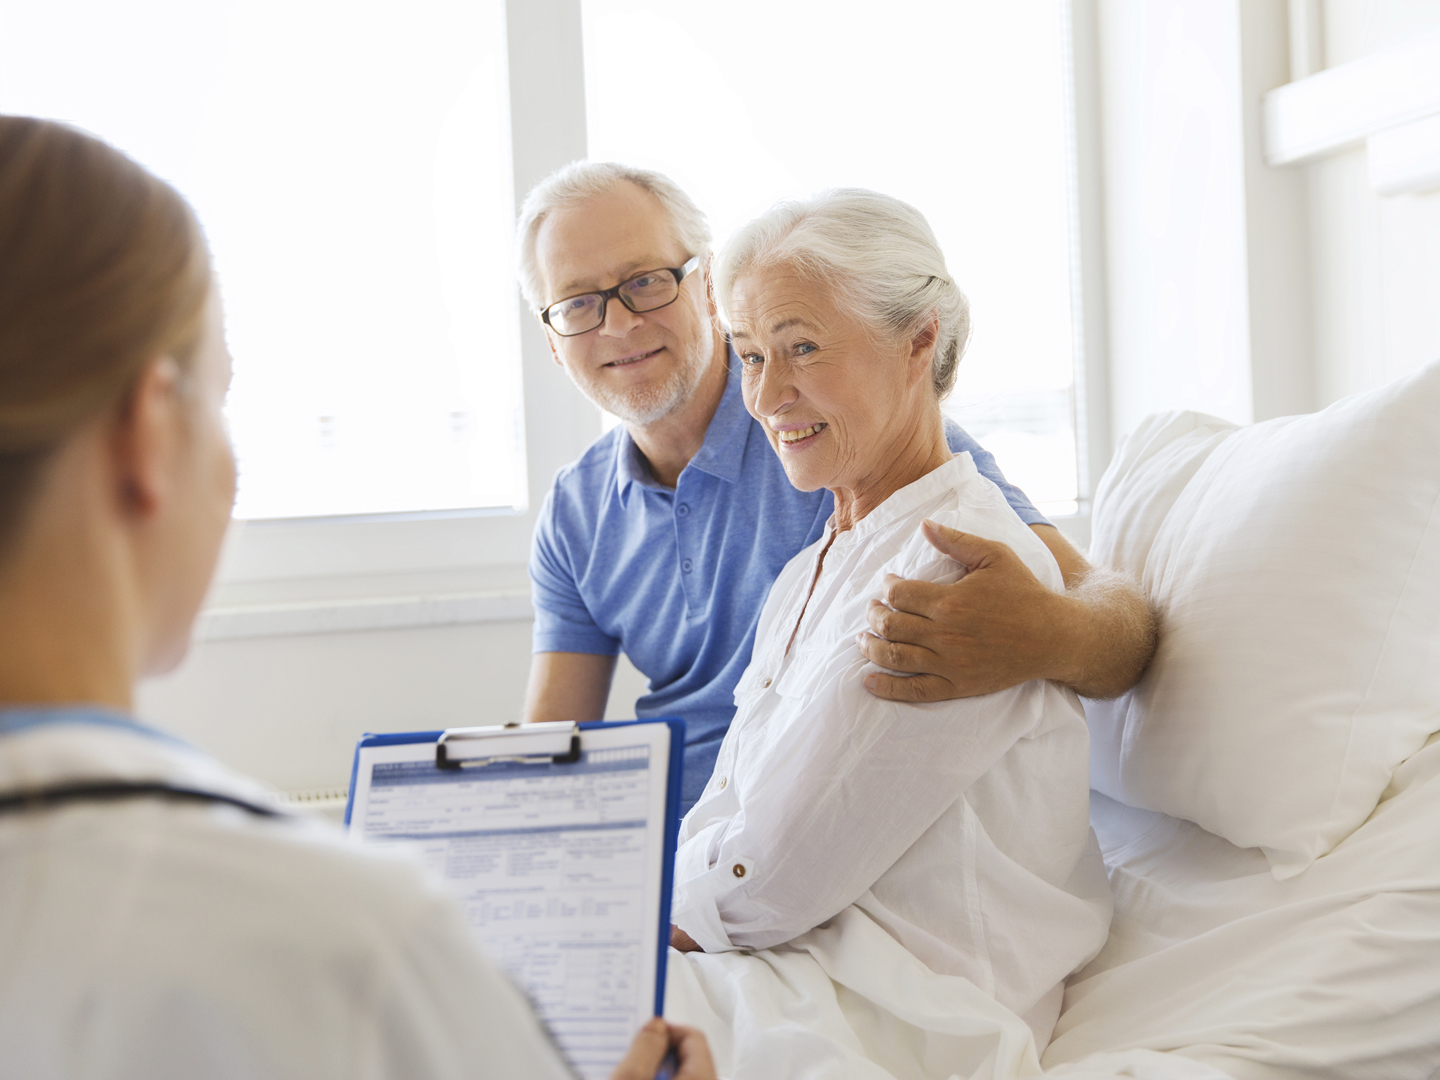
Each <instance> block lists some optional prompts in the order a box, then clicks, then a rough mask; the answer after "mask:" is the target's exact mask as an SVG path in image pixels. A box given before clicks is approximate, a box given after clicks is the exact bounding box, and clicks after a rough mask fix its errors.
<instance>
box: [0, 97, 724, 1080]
mask: <svg viewBox="0 0 1440 1080" xmlns="http://www.w3.org/2000/svg"><path fill="white" fill-rule="evenodd" d="M229 380H230V357H229V355H228V353H227V352H226V348H225V341H224V337H223V334H222V330H221V313H220V304H219V298H218V296H217V295H216V292H215V289H214V286H213V284H212V281H211V275H210V260H209V256H208V253H207V251H206V248H205V242H204V239H203V237H202V236H201V232H200V227H199V224H198V223H197V221H196V220H195V216H194V215H193V214H192V213H191V211H190V208H189V207H188V206H187V205H186V204H185V202H184V201H183V200H182V199H181V198H180V197H179V195H177V194H176V193H175V192H174V191H173V190H172V189H171V188H169V187H168V186H166V185H165V184H163V183H161V182H160V181H159V180H157V179H155V177H153V176H150V175H149V174H147V173H146V172H145V171H144V170H142V169H141V168H140V167H139V166H137V165H135V164H134V163H133V162H131V161H129V160H127V159H126V158H124V157H122V156H121V155H120V154H118V153H116V152H115V151H114V150H112V149H110V148H109V147H108V146H105V145H104V144H103V143H100V142H98V141H96V140H95V139H91V138H88V137H86V136H84V135H81V134H80V133H78V132H75V131H72V130H70V129H68V128H64V127H61V126H60V125H57V124H50V123H45V122H43V121H39V120H31V119H26V118H21V117H13V116H0V612H3V613H4V617H3V619H0V1077H21V1076H23V1077H26V1078H27V1080H47V1078H56V1080H58V1078H60V1077H82V1076H83V1077H105V1078H108V1080H126V1078H131V1077H134V1078H141V1077H144V1078H146V1080H150V1078H154V1077H178V1076H194V1077H201V1076H205V1077H214V1076H225V1077H234V1078H237V1080H240V1078H251V1077H253V1078H256V1080H259V1078H266V1080H278V1078H282V1077H284V1078H296V1080H299V1078H301V1077H303V1078H305V1080H317V1078H334V1080H340V1078H349V1077H373V1078H376V1080H379V1078H384V1077H394V1078H397V1080H398V1078H404V1080H418V1078H435V1080H439V1078H442V1077H443V1078H456V1080H459V1078H460V1077H473V1076H487V1077H515V1078H520V1077H524V1078H526V1080H532V1078H537V1077H555V1078H556V1080H561V1078H564V1077H568V1076H570V1075H571V1073H570V1070H569V1069H568V1068H567V1067H566V1065H565V1063H564V1062H563V1061H561V1059H560V1056H559V1054H558V1052H557V1051H556V1050H555V1049H554V1047H553V1046H552V1045H551V1044H550V1043H549V1041H548V1040H547V1038H546V1037H545V1034H544V1032H543V1031H542V1029H541V1025H540V1023H539V1021H538V1020H537V1018H536V1017H535V1016H534V1014H533V1013H531V1012H530V1010H529V1008H528V1007H527V1005H526V1003H525V1001H524V999H523V997H522V996H521V994H520V993H519V992H518V991H517V990H516V989H515V988H514V987H513V986H512V985H510V983H509V981H508V980H507V979H506V978H505V977H504V975H503V974H502V973H501V972H500V970H499V968H498V967H497V966H496V965H495V964H494V963H492V962H491V961H489V960H487V959H486V958H485V957H484V956H482V955H481V954H480V952H479V949H478V948H477V946H476V942H475V939H474V938H473V936H472V935H471V934H470V932H469V929H468V928H467V927H466V926H465V923H464V920H463V916H462V915H461V913H460V911H459V910H458V909H457V907H456V906H455V905H454V903H453V901H451V900H449V899H448V898H446V897H444V896H442V895H440V894H439V893H438V892H435V891H433V890H432V889H430V888H429V887H428V886H427V885H426V884H425V882H424V881H422V880H421V879H420V877H419V875H418V874H417V873H416V872H415V871H414V869H413V868H412V867H410V866H408V865H405V864H402V863H394V862H390V861H388V860H383V859H380V858H376V857H373V856H369V855H366V854H364V853H362V852H359V851H356V850H354V849H353V848H351V847H350V846H349V845H347V844H346V843H345V842H344V841H343V839H342V838H341V837H340V835H339V834H338V833H334V832H332V831H331V830H329V829H326V828H322V827H320V826H319V825H318V824H317V823H314V822H307V821H305V820H303V819H300V818H297V817H294V816H292V815H290V814H288V813H286V812H285V810H284V809H283V808H282V807H281V806H279V805H278V804H277V802H276V800H275V799H274V797H273V796H272V795H271V794H270V793H269V792H268V791H266V790H265V789H264V788H262V787H261V786H260V785H259V784H257V783H255V782H253V781H250V780H247V779H246V778H244V777H241V776H237V775H235V774H233V773H230V772H229V771H227V770H226V769H225V768H224V767H222V766H221V765H219V764H218V763H217V762H215V761H212V760H211V759H210V758H208V757H206V756H205V755H204V754H202V753H201V752H200V751H198V750H194V749H192V748H190V747H188V746H185V745H183V744H181V743H179V742H178V741H177V740H175V739H173V738H170V737H169V736H167V735H164V734H162V733H160V732H158V731H155V730H153V729H151V728H148V727H146V726H144V725H142V724H140V723H138V722H137V721H136V720H135V719H134V718H133V717H132V716H131V704H132V694H133V688H134V683H135V680H136V678H137V677H138V676H139V675H141V674H142V673H146V672H156V671H161V670H164V669H166V668H168V667H171V666H173V665H174V664H175V663H177V662H178V661H179V659H180V658H181V657H183V656H184V654H185V650H186V646H187V645H188V643H189V634H190V625H191V623H192V622H193V621H194V618H195V614H196V611H197V610H198V609H199V606H200V602H201V600H202V598H203V597H204V595H205V590H206V586H207V585H208V583H209V581H210V575H211V573H212V571H213V569H214V567H215V559H216V556H217V553H218V552H219V549H220V542H221V538H222V537H223V535H224V533H225V527H226V523H227V522H228V521H229V519H230V506H231V502H232V500H233V498H234V495H235V459H234V457H233V456H232V454H231V450H230V443H229V439H228V437H227V435H226V432H225V422H224V418H223V415H222V411H221V410H222V404H223V402H224V399H225V393H226V387H227V386H228V384H229ZM671 1043H674V1044H676V1046H675V1049H676V1050H677V1051H678V1054H679V1057H680V1058H681V1062H680V1065H681V1072H680V1074H679V1076H681V1077H693V1078H694V1080H705V1078H706V1077H713V1071H712V1069H711V1067H710V1065H709V1057H708V1055H707V1053H706V1051H705V1047H704V1045H703V1041H702V1040H701V1039H699V1038H698V1036H694V1035H692V1034H690V1033H686V1032H683V1031H679V1030H676V1029H667V1027H666V1025H665V1024H664V1023H663V1022H659V1021H653V1022H652V1023H651V1024H650V1025H648V1026H647V1027H646V1028H644V1029H642V1031H641V1033H640V1034H639V1036H637V1038H636V1040H635V1042H634V1045H633V1046H632V1049H631V1052H630V1054H629V1056H628V1057H627V1058H626V1060H625V1061H624V1062H622V1063H621V1064H620V1066H619V1067H618V1069H617V1071H616V1073H615V1078H616V1080H622V1078H623V1080H642V1078H644V1080H648V1078H649V1077H651V1076H653V1075H654V1074H655V1069H656V1066H657V1065H658V1064H659V1063H660V1060H661V1058H662V1056H663V1055H664V1054H665V1053H666V1050H667V1046H668V1045H670V1044H671Z"/></svg>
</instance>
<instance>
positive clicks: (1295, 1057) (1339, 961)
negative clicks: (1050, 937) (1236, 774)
mask: <svg viewBox="0 0 1440 1080" xmlns="http://www.w3.org/2000/svg"><path fill="white" fill-rule="evenodd" d="M1093 820H1094V823H1095V829H1096V833H1097V834H1098V836H1099V838H1100V842H1101V847H1102V848H1103V849H1104V851H1105V856H1106V862H1107V864H1108V865H1109V868H1110V879H1111V884H1112V886H1113V888H1114V893H1115V921H1114V924H1113V925H1112V927H1111V933H1110V940H1109V942H1108V944H1107V945H1106V946H1105V949H1104V950H1103V951H1102V952H1101V954H1100V955H1099V956H1098V957H1097V958H1096V959H1095V960H1094V961H1092V962H1091V964H1090V965H1089V966H1088V967H1087V968H1086V969H1085V970H1084V971H1082V972H1081V973H1080V974H1079V975H1077V976H1076V977H1075V978H1073V979H1072V980H1071V982H1070V986H1069V989H1068V990H1067V992H1066V997H1065V1011H1064V1013H1063V1014H1062V1015H1061V1018H1060V1022H1059V1024H1058V1026H1057V1027H1056V1030H1055V1038H1054V1040H1053V1041H1052V1043H1051V1044H1050V1046H1049V1048H1048V1049H1047V1050H1046V1051H1045V1054H1044V1061H1045V1063H1046V1065H1048V1066H1055V1065H1058V1064H1060V1063H1063V1062H1068V1061H1075V1060H1078V1059H1082V1058H1085V1057H1086V1056H1087V1055H1091V1054H1095V1053H1097V1052H1103V1051H1111V1050H1119V1049H1122V1048H1131V1047H1146V1048H1150V1049H1153V1050H1158V1051H1168V1052H1171V1053H1172V1054H1183V1055H1185V1056H1187V1057H1191V1058H1194V1059H1196V1060H1198V1061H1203V1062H1207V1063H1209V1064H1210V1065H1213V1066H1215V1067H1217V1068H1219V1069H1222V1070H1224V1071H1225V1072H1226V1073H1228V1074H1230V1075H1231V1076H1233V1077H1235V1078H1236V1080H1282V1078H1283V1080H1292V1078H1298V1077H1306V1078H1310V1080H1314V1078H1320V1077H1334V1078H1337V1080H1339V1078H1344V1080H1360V1078H1366V1080H1368V1078H1375V1080H1429V1078H1430V1077H1432V1076H1434V1075H1436V1074H1437V1069H1440V735H1435V736H1432V737H1431V738H1430V741H1429V742H1428V743H1427V744H1426V745H1425V747H1424V748H1423V749H1422V750H1420V752H1419V753H1417V754H1415V755H1414V756H1413V757H1411V758H1410V759H1409V760H1408V761H1406V762H1405V763H1404V764H1403V765H1401V766H1400V768H1399V769H1398V770H1397V771H1396V773H1395V778H1394V780H1393V781H1392V782H1391V784H1390V787H1389V788H1388V789H1387V790H1386V792H1385V797H1384V799H1383V800H1382V801H1381V803H1380V805H1379V806H1378V807H1376V809H1375V812H1374V813H1373V814H1371V816H1370V818H1369V820H1367V821H1366V822H1365V824H1363V825H1362V826H1361V827H1360V828H1359V829H1357V830H1356V831H1355V832H1354V833H1352V834H1351V835H1350V836H1349V837H1347V838H1346V839H1345V840H1343V841H1341V842H1340V844H1339V845H1338V846H1337V847H1336V848H1335V849H1334V850H1333V851H1332V852H1330V853H1329V854H1328V855H1325V856H1323V857H1321V858H1320V859H1318V860H1316V862H1315V863H1314V864H1313V865H1312V866H1311V867H1310V868H1309V869H1308V870H1306V871H1305V872H1304V873H1302V874H1300V875H1299V876H1298V877H1295V878H1292V879H1290V880H1288V881H1276V880H1275V878H1274V876H1273V875H1272V874H1271V873H1270V868H1269V865H1268V863H1267V862H1266V860H1265V857H1264V856H1263V855H1262V854H1261V853H1260V852H1259V851H1256V850H1253V849H1242V848H1237V847H1234V846H1233V845H1231V844H1229V843H1227V842H1226V841H1224V840H1222V839H1220V838H1219V837H1217V836H1213V835H1211V834H1210V833H1207V832H1205V831H1204V830H1203V829H1201V828H1200V827H1199V826H1197V825H1194V824H1193V823H1191V822H1188V821H1180V820H1178V819H1175V818H1170V817H1166V816H1165V815H1163V814H1156V813H1151V812H1149V811H1143V810H1133V809H1131V808H1129V807H1125V806H1121V805H1120V804H1118V803H1114V802H1110V801H1109V800H1105V799H1103V798H1102V797H1100V796H1096V801H1095V807H1094V813H1093ZM1065 1075H1069V1074H1065Z"/></svg>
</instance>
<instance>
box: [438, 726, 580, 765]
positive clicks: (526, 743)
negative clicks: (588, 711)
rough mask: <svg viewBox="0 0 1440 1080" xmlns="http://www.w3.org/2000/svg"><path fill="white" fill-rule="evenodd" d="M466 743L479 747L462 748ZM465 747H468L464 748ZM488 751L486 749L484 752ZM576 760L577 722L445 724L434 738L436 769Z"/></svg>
mask: <svg viewBox="0 0 1440 1080" xmlns="http://www.w3.org/2000/svg"><path fill="white" fill-rule="evenodd" d="M462 743H470V744H472V745H473V749H475V750H477V751H479V752H478V753H476V754H474V755H471V754H468V753H464V752H463V751H462V748H461V745H460V744H462ZM467 749H468V748H467ZM487 751H488V752H487ZM579 760H580V725H579V724H575V723H571V724H564V723H555V722H553V721H552V722H547V723H541V724H504V725H498V726H495V727H468V728H447V729H446V730H445V731H443V732H441V733H440V738H439V739H437V740H436V742H435V767H436V768H437V769H463V768H484V767H485V766H486V765H502V764H508V765H574V764H575V763H576V762H577V761H579Z"/></svg>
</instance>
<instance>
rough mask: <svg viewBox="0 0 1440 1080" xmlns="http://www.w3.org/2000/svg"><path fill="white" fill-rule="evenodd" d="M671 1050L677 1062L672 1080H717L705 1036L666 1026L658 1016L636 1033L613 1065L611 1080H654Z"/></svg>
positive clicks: (694, 1031)
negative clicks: (626, 1052) (677, 1068)
mask: <svg viewBox="0 0 1440 1080" xmlns="http://www.w3.org/2000/svg"><path fill="white" fill-rule="evenodd" d="M672 1050H673V1051H674V1053H675V1057H676V1059H677V1060H678V1061H679V1062H680V1068H679V1070H678V1071H677V1072H675V1073H674V1074H673V1075H674V1080H716V1078H715V1062H714V1061H713V1060H712V1059H711V1057H710V1044H709V1043H707V1042H706V1041H705V1036H704V1035H703V1034H702V1033H701V1032H699V1031H696V1030H695V1029H694V1028H688V1027H680V1026H679V1025H678V1024H667V1023H666V1022H665V1021H664V1020H663V1019H661V1018H660V1017H658V1016H657V1017H655V1019H653V1020H651V1021H650V1022H649V1023H648V1024H646V1025H645V1026H644V1027H642V1028H641V1029H640V1030H639V1032H637V1033H636V1035H635V1041H634V1042H632V1043H631V1044H630V1052H629V1053H628V1054H626V1055H625V1059H624V1060H623V1061H621V1062H620V1064H619V1065H617V1066H615V1071H614V1072H613V1073H612V1074H611V1075H610V1080H655V1074H656V1072H657V1071H658V1070H659V1068H660V1065H661V1063H662V1062H663V1061H664V1060H665V1055H666V1054H667V1053H668V1052H670V1051H672Z"/></svg>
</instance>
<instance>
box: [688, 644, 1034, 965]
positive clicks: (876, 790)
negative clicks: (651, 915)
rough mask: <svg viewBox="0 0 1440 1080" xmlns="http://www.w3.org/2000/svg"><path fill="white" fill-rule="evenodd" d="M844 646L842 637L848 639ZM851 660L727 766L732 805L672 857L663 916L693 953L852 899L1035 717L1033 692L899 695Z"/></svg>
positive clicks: (776, 940) (759, 942) (770, 933)
mask: <svg viewBox="0 0 1440 1080" xmlns="http://www.w3.org/2000/svg"><path fill="white" fill-rule="evenodd" d="M852 649H853V646H852ZM863 674H864V665H862V664H860V663H858V662H857V663H855V664H854V665H853V666H851V667H850V669H849V670H848V671H846V672H845V673H844V674H843V676H842V677H841V678H840V679H838V680H836V683H835V684H832V686H831V688H830V689H828V690H827V691H824V692H822V693H821V694H819V695H817V697H816V698H815V699H814V700H813V701H811V702H808V703H807V705H806V706H805V708H804V710H803V715H801V716H799V717H791V718H790V721H789V723H790V727H791V731H790V732H789V736H790V739H791V741H790V742H789V743H787V744H786V747H785V752H784V753H775V754H772V755H770V757H769V758H768V759H767V761H766V762H765V764H764V767H762V768H760V769H757V770H755V771H754V772H753V773H750V774H747V775H745V776H743V777H741V778H740V782H741V783H742V785H743V794H742V796H741V807H740V812H739V813H736V814H735V815H733V817H731V818H730V819H729V820H727V821H723V822H714V823H712V825H711V826H710V827H708V828H706V829H704V830H703V831H702V832H701V833H700V834H699V835H697V836H695V837H694V838H692V839H691V840H690V841H688V842H687V844H685V845H683V846H682V849H681V851H680V853H679V854H678V855H677V859H676V880H677V886H676V891H675V901H676V903H675V914H674V916H673V918H674V922H675V924H676V926H678V927H679V928H680V929H681V930H682V931H683V932H684V933H685V934H687V935H688V936H689V937H690V938H692V939H693V940H694V941H695V942H696V943H698V945H699V946H700V947H701V948H703V949H705V950H706V951H707V952H710V951H716V950H724V949H731V948H766V947H769V946H773V945H778V944H780V943H782V942H785V941H789V940H790V939H792V938H794V937H796V936H798V935H800V934H802V933H804V932H806V931H807V930H810V929H812V928H813V927H815V926H818V925H819V924H821V923H823V922H825V921H826V920H828V919H830V918H832V917H834V916H835V915H836V914H838V913H839V912H840V911H841V910H843V909H844V908H845V907H847V906H848V905H849V904H852V903H854V902H855V901H856V900H857V899H859V897H860V896H862V895H863V894H864V893H865V892H866V890H868V889H869V888H870V887H871V886H872V885H873V884H874V883H875V882H876V881H877V880H878V879H879V877H880V876H881V875H882V874H883V873H884V872H885V871H886V870H887V869H889V868H890V867H891V866H892V865H894V863H895V861H896V860H897V859H898V858H899V857H900V856H901V855H903V854H904V853H905V852H906V851H907V850H908V849H909V848H910V847H911V846H912V845H913V844H914V843H915V842H916V841H917V840H918V839H919V837H920V836H921V835H922V834H923V833H924V832H925V831H926V830H927V829H929V828H930V827H931V826H932V825H933V824H934V823H935V822H936V821H937V820H938V819H939V817H940V815H941V814H942V813H944V812H945V811H946V809H947V808H948V807H949V806H951V805H952V804H953V803H954V801H955V800H956V799H957V798H959V797H960V796H961V794H963V792H964V791H965V790H966V788H967V787H969V785H970V784H971V783H973V782H974V781H975V780H976V779H977V778H978V777H980V776H981V775H983V774H984V773H985V772H986V771H988V770H989V769H990V767H991V766H992V765H993V764H994V762H995V761H997V760H998V759H999V757H1000V756H1001V755H1002V754H1004V753H1005V752H1006V750H1008V749H1009V747H1010V746H1011V745H1013V743H1014V742H1015V740H1016V739H1018V738H1020V737H1021V736H1023V735H1024V734H1025V733H1026V732H1027V731H1029V730H1031V729H1032V728H1033V727H1034V726H1035V724H1036V723H1037V722H1038V719H1039V708H1040V703H1041V701H1042V700H1043V694H1041V693H1038V692H1037V691H1036V689H1035V688H1033V687H1031V688H1028V689H1027V688H1025V687H1016V688H1015V689H1013V690H1012V691H1008V692H1006V693H1003V694H998V695H994V696H993V697H990V698H987V699H985V700H984V701H980V700H971V701H965V702H959V701H957V702H946V703H942V704H939V705H933V706H903V705H895V704H894V703H890V702H884V701H881V700H880V699H878V698H875V697H873V696H871V695H870V694H868V693H866V692H865V690H864V689H863V687H862V686H861V679H862V677H863Z"/></svg>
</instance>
